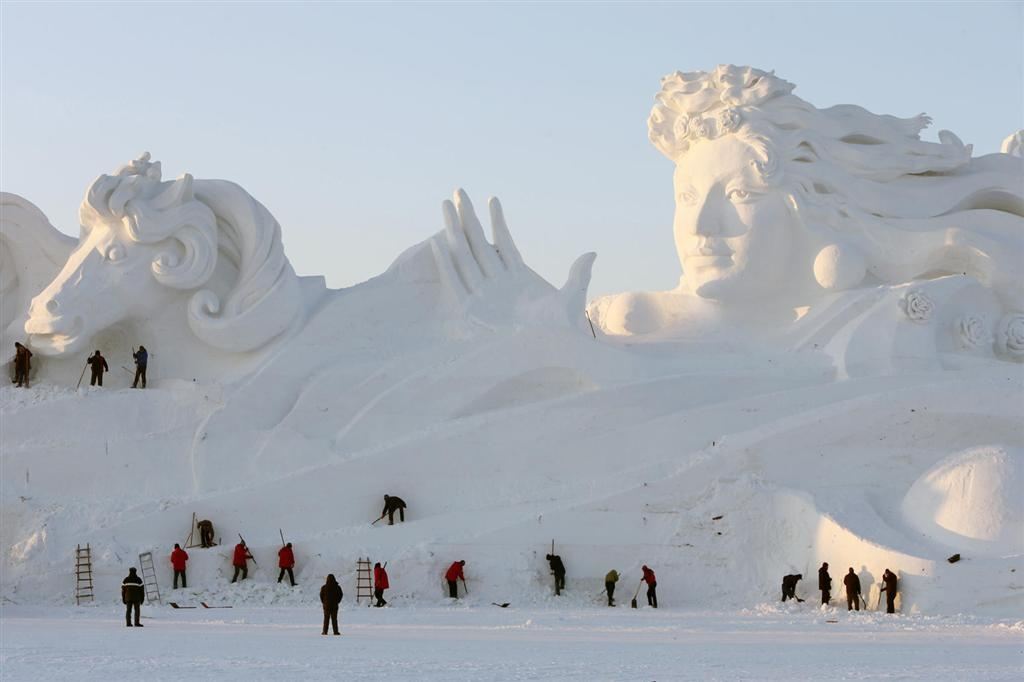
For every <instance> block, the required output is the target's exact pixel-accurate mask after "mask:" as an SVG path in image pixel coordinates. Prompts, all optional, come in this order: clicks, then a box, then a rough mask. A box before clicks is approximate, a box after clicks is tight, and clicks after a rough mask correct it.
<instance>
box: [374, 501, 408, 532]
mask: <svg viewBox="0 0 1024 682" xmlns="http://www.w3.org/2000/svg"><path fill="white" fill-rule="evenodd" d="M395 512H398V519H399V520H400V521H401V522H402V523H405V500H403V499H402V498H401V497H395V496H394V495H385V496H384V511H382V512H381V513H380V517H381V518H382V519H383V518H384V515H385V514H386V515H387V517H388V525H389V526H393V525H395Z"/></svg>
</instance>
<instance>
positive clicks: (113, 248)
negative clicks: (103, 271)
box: [104, 244, 127, 263]
mask: <svg viewBox="0 0 1024 682" xmlns="http://www.w3.org/2000/svg"><path fill="white" fill-rule="evenodd" d="M126 255H127V254H126V253H125V249H124V247H123V246H121V245H120V244H111V245H110V246H109V247H108V248H107V253H106V254H105V255H104V258H106V259H107V260H108V261H109V262H111V263H116V262H118V261H119V260H124V257H125V256H126Z"/></svg>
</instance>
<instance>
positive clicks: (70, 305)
mask: <svg viewBox="0 0 1024 682" xmlns="http://www.w3.org/2000/svg"><path fill="white" fill-rule="evenodd" d="M160 176H161V172H160V163H159V162H151V161H150V156H149V154H148V153H146V154H143V155H142V156H141V157H140V158H139V159H137V160H135V161H132V162H131V163H129V164H127V165H125V166H123V167H122V168H120V169H118V170H117V171H116V172H115V173H114V174H113V175H102V176H100V177H99V178H98V179H97V180H96V181H95V182H93V184H92V186H91V187H90V188H89V190H88V191H87V192H86V196H85V199H84V200H83V202H82V206H81V208H80V210H79V216H80V220H81V224H82V234H81V238H80V239H79V243H78V247H77V248H76V249H75V250H74V252H73V253H71V255H70V257H69V258H68V260H67V263H66V264H65V265H64V268H63V269H62V270H61V271H60V273H59V274H58V275H57V276H56V278H54V280H53V281H52V282H50V284H49V286H47V287H46V288H45V289H44V290H43V291H42V292H41V293H40V294H39V295H38V296H36V297H35V298H34V299H33V300H32V304H31V307H30V310H29V317H28V320H27V322H26V323H25V331H26V332H28V333H29V334H30V335H31V336H30V342H31V347H32V348H33V350H36V351H38V352H39V353H42V354H44V355H64V354H70V353H74V352H77V351H80V350H82V349H83V347H84V345H85V344H86V343H88V342H89V340H90V339H91V338H92V337H93V336H94V335H95V334H96V333H98V332H100V331H102V330H104V329H105V328H107V327H109V326H111V325H114V324H116V323H118V322H119V321H121V320H124V319H128V318H137V319H138V318H142V319H146V318H150V317H154V316H157V315H159V314H160V313H161V311H163V310H164V309H166V308H168V307H173V305H172V304H173V303H174V302H175V301H176V300H177V299H180V298H182V293H185V292H190V293H189V295H188V299H187V304H186V306H185V310H184V314H185V316H186V319H187V320H188V326H189V327H190V328H191V330H192V333H193V334H194V335H195V337H197V338H198V339H200V340H201V341H202V342H204V343H205V344H207V345H209V346H212V347H214V348H216V349H220V350H223V351H228V352H233V353H238V352H243V351H251V350H255V349H258V348H261V347H263V346H265V345H266V344H268V343H269V342H271V341H272V340H274V339H275V338H277V337H279V336H281V335H282V334H283V333H284V332H286V331H288V330H289V329H294V328H297V327H298V326H300V325H301V323H302V320H303V318H304V315H305V305H303V300H302V291H301V286H300V281H299V278H298V277H296V275H295V272H294V270H293V269H292V266H291V264H290V263H289V262H288V259H287V258H286V257H285V255H284V249H283V247H282V244H281V231H280V227H279V225H278V223H277V221H276V220H275V219H274V217H273V216H272V215H271V214H270V212H269V211H267V209H266V208H265V207H264V206H263V205H262V204H260V203H259V202H258V201H256V200H255V199H254V198H253V197H252V196H250V195H249V194H248V193H247V192H245V190H243V189H242V188H241V187H239V186H238V185H235V184H233V183H231V182H226V181H223V180H193V178H192V176H191V175H187V174H186V175H183V176H182V177H180V178H178V179H177V180H174V181H168V182H163V181H161V177H160Z"/></svg>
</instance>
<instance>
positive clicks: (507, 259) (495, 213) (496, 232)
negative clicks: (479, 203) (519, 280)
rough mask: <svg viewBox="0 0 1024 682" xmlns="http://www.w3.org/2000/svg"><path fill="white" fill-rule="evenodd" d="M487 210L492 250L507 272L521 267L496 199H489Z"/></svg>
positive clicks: (499, 204) (517, 251) (521, 260)
mask: <svg viewBox="0 0 1024 682" xmlns="http://www.w3.org/2000/svg"><path fill="white" fill-rule="evenodd" d="M488 208H489V209H490V211H491V237H492V239H493V240H494V248H495V249H497V251H498V256H499V257H500V258H501V261H502V262H503V263H504V264H505V267H506V268H508V269H509V270H517V269H519V268H521V267H523V257H522V256H521V255H520V254H519V249H518V248H516V243H515V242H514V241H512V235H511V234H510V233H509V231H508V225H506V224H505V212H504V211H503V210H502V208H501V202H500V201H498V197H492V198H491V200H490V201H489V202H488Z"/></svg>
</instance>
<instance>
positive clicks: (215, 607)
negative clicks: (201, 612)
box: [192, 601, 234, 609]
mask: <svg viewBox="0 0 1024 682" xmlns="http://www.w3.org/2000/svg"><path fill="white" fill-rule="evenodd" d="M199 603H200V604H202V605H203V608H204V609H230V608H234V607H232V606H210V605H209V604H207V603H206V602H204V601H201V602H199ZM192 608H195V607H194V606H193V607H192Z"/></svg>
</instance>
